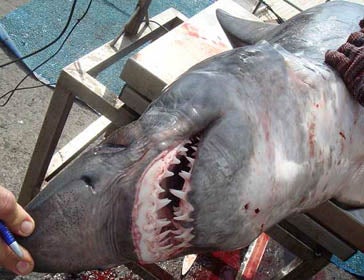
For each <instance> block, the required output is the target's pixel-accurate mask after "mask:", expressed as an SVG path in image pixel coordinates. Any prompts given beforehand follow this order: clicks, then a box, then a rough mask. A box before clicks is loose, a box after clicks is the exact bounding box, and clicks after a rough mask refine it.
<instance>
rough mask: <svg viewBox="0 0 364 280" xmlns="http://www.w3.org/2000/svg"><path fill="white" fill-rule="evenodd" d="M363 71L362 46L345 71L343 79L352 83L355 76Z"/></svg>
mask: <svg viewBox="0 0 364 280" xmlns="http://www.w3.org/2000/svg"><path fill="white" fill-rule="evenodd" d="M363 71H364V48H363V49H362V50H361V51H360V52H359V53H358V55H357V56H356V58H355V59H354V61H353V62H352V63H350V66H349V68H348V70H347V71H346V73H345V75H344V80H345V81H347V82H348V83H354V80H355V79H356V78H357V76H358V75H359V74H360V73H362V72H363Z"/></svg>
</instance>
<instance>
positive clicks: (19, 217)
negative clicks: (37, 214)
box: [0, 186, 34, 236]
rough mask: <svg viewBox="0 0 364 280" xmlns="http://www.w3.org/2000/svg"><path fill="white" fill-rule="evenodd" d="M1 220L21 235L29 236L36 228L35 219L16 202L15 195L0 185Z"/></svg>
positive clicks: (12, 230)
mask: <svg viewBox="0 0 364 280" xmlns="http://www.w3.org/2000/svg"><path fill="white" fill-rule="evenodd" d="M0 220H3V221H4V222H5V224H6V225H7V226H8V227H9V229H10V231H11V232H13V233H15V234H17V235H21V236H28V235H29V234H31V233H32V231H33V229H34V220H33V219H32V218H31V217H30V215H29V214H28V213H27V212H26V211H25V210H24V209H23V208H22V207H21V206H20V205H19V204H17V203H16V199H15V197H14V195H13V194H12V193H11V192H10V191H9V190H7V189H5V188H3V187H1V186H0Z"/></svg>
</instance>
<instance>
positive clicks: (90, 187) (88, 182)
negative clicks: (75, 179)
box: [81, 175, 96, 194]
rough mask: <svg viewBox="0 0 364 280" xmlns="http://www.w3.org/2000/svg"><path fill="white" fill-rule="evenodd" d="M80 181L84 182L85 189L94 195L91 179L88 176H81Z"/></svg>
mask: <svg viewBox="0 0 364 280" xmlns="http://www.w3.org/2000/svg"><path fill="white" fill-rule="evenodd" d="M81 180H82V181H83V182H85V184H86V187H87V188H89V189H90V190H91V192H92V193H93V194H96V191H95V187H94V185H93V182H92V179H91V177H89V176H87V175H83V176H82V177H81Z"/></svg>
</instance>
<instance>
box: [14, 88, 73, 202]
mask: <svg viewBox="0 0 364 280" xmlns="http://www.w3.org/2000/svg"><path fill="white" fill-rule="evenodd" d="M73 100H74V96H73V95H72V94H71V93H70V92H69V91H67V90H65V89H64V88H63V87H61V86H57V88H56V90H55V91H54V93H53V96H52V99H51V101H50V104H49V107H48V110H47V114H46V117H45V119H44V122H43V125H42V128H41V131H40V133H39V136H38V140H37V143H36V145H35V148H34V152H33V155H32V158H31V160H30V164H29V167H28V170H27V173H26V175H25V179H24V182H23V186H22V188H21V191H20V194H19V199H18V202H19V204H20V205H22V206H24V205H26V204H27V203H28V202H29V201H30V200H31V199H32V198H33V197H34V196H35V195H36V194H37V193H38V192H39V191H40V188H41V185H42V183H43V179H44V176H45V174H46V172H47V169H48V165H49V162H50V160H51V158H52V155H53V153H54V150H55V149H56V146H57V143H58V140H59V137H60V136H61V133H62V130H63V127H64V124H65V122H66V119H67V117H68V114H69V112H70V110H71V108H72V104H73Z"/></svg>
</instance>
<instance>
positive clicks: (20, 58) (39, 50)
mask: <svg viewBox="0 0 364 280" xmlns="http://www.w3.org/2000/svg"><path fill="white" fill-rule="evenodd" d="M76 3H77V0H74V1H73V4H72V8H71V11H70V14H69V16H68V19H67V23H66V25H65V26H64V28H63V30H62V32H61V33H60V34H59V35H58V36H57V38H55V39H54V40H53V41H52V42H50V43H48V44H47V45H45V46H44V47H42V48H40V49H38V50H36V51H34V52H32V53H30V54H27V55H25V56H22V57H19V58H17V59H14V60H11V61H9V62H6V63H4V64H1V65H0V68H2V67H5V66H7V65H10V64H13V63H15V62H18V61H20V60H23V59H26V58H28V57H30V56H33V55H35V54H37V53H39V52H41V51H43V50H45V49H46V48H48V47H50V46H51V45H53V44H54V43H56V42H57V41H58V40H59V39H60V38H61V37H62V36H63V35H64V33H65V32H66V30H67V28H68V26H69V24H70V22H71V19H72V17H73V13H74V11H75V7H76Z"/></svg>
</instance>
